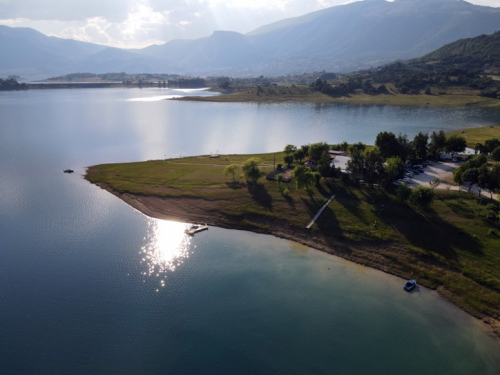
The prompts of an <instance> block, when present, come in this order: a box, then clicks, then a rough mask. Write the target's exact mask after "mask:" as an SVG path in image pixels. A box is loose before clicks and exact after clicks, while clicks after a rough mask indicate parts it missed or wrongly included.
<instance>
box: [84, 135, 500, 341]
mask: <svg viewBox="0 0 500 375" xmlns="http://www.w3.org/2000/svg"><path fill="white" fill-rule="evenodd" d="M495 129H496V131H497V133H498V129H499V128H498V127H496V128H495ZM478 131H479V130H478ZM470 132H471V133H472V130H471V131H470ZM464 134H466V135H468V134H469V131H466V132H465V133H464ZM488 136H489V135H488ZM497 136H500V134H497ZM483 141H484V140H483ZM254 156H257V157H259V158H260V159H261V160H262V164H261V166H260V169H261V171H262V172H264V173H266V172H269V171H272V170H273V168H274V166H273V164H274V158H276V163H283V157H284V154H283V153H279V152H278V153H276V154H261V155H221V156H220V157H218V158H211V157H210V156H208V155H205V156H196V157H186V158H180V159H168V160H156V161H147V162H137V163H123V164H104V165H98V166H93V167H90V168H88V171H87V174H86V176H85V178H86V179H87V180H88V181H90V182H91V183H94V184H97V185H99V186H100V187H102V188H104V189H106V190H108V191H110V192H111V193H113V194H115V195H116V196H118V197H119V198H121V199H123V200H124V201H125V202H127V203H129V204H130V205H131V206H133V207H135V208H137V209H138V210H140V211H141V212H143V213H145V214H147V215H149V216H152V217H157V218H163V219H174V220H181V221H186V222H196V223H205V222H206V223H208V224H209V225H215V226H219V227H224V228H233V229H242V230H249V231H254V232H258V233H266V234H272V235H275V236H278V237H282V238H286V239H290V240H294V241H297V242H299V243H302V244H305V245H308V246H311V247H313V248H316V249H319V250H323V251H326V252H328V253H331V254H335V255H338V256H340V257H343V258H345V259H348V260H351V261H354V262H356V263H359V264H363V265H366V266H370V267H374V268H377V269H380V270H383V271H385V272H388V273H391V274H395V275H398V276H401V277H403V278H415V279H417V280H418V281H419V283H420V284H422V285H425V286H427V287H429V288H433V289H437V290H438V292H439V293H440V294H441V295H443V296H444V297H445V298H447V299H448V300H450V301H452V302H453V303H455V304H456V305H458V306H460V307H461V308H463V309H464V310H466V311H468V312H469V313H471V314H472V315H474V316H476V317H478V318H483V319H484V320H485V322H487V323H489V324H490V325H491V326H492V328H493V329H494V330H495V331H496V333H497V334H499V335H500V324H499V318H500V274H499V273H498V270H499V269H500V250H499V249H500V224H499V222H498V220H490V219H488V218H487V216H488V215H487V214H488V212H489V209H490V208H491V206H488V204H491V202H490V201H488V200H487V199H485V198H478V197H477V196H474V195H470V194H467V193H466V192H454V191H444V190H443V191H436V194H437V199H436V200H435V202H434V204H433V205H432V206H431V208H430V209H428V210H427V211H420V210H418V209H417V208H416V207H413V206H412V205H411V204H408V203H401V202H400V201H398V199H397V198H396V196H395V195H394V191H392V190H391V189H388V190H383V189H379V188H377V187H369V186H360V185H358V184H355V183H353V182H351V181H350V180H347V179H337V178H327V179H321V181H320V183H319V184H318V185H317V186H315V187H312V188H311V189H309V190H304V189H301V190H297V189H296V187H295V185H294V183H293V181H292V182H291V183H284V182H281V183H278V182H277V181H268V180H266V179H265V178H261V179H259V180H258V182H257V183H256V184H254V183H252V182H247V181H246V180H245V179H243V178H242V177H241V176H240V175H239V174H240V173H241V168H240V169H239V170H238V171H237V172H236V174H235V177H234V180H233V178H232V176H231V175H229V176H224V174H223V170H224V168H225V167H227V166H228V165H230V164H233V163H234V164H238V165H240V166H241V165H242V164H243V163H244V162H245V160H247V159H248V158H250V157H254ZM331 195H335V200H334V201H333V202H332V203H330V205H329V206H328V207H327V209H326V210H325V211H324V212H323V214H322V215H321V216H320V218H319V219H318V220H317V221H316V223H315V224H314V225H313V227H312V228H311V229H310V230H307V229H306V228H305V227H306V225H307V224H308V223H309V222H310V220H311V218H312V217H313V216H314V215H315V214H316V213H317V211H318V210H319V208H321V207H322V205H323V204H324V203H325V202H326V201H327V199H328V198H329V197H330V196H331Z"/></svg>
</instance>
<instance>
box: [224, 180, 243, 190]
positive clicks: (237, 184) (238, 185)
mask: <svg viewBox="0 0 500 375" xmlns="http://www.w3.org/2000/svg"><path fill="white" fill-rule="evenodd" d="M226 186H227V187H229V188H230V189H232V190H240V189H243V188H244V187H245V184H244V183H243V182H241V181H230V182H226Z"/></svg>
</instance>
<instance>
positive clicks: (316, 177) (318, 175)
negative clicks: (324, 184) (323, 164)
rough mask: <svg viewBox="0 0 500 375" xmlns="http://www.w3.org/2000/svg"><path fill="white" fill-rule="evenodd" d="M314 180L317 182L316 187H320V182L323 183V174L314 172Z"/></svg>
mask: <svg viewBox="0 0 500 375" xmlns="http://www.w3.org/2000/svg"><path fill="white" fill-rule="evenodd" d="M313 176H314V179H315V180H316V186H319V182H320V181H321V177H322V176H321V173H319V172H314V173H313Z"/></svg>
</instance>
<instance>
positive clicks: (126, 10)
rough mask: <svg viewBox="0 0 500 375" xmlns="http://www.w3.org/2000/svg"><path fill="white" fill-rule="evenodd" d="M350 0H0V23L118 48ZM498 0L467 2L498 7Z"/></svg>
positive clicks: (249, 24) (252, 25)
mask: <svg viewBox="0 0 500 375" xmlns="http://www.w3.org/2000/svg"><path fill="white" fill-rule="evenodd" d="M352 1H353V0H251V1H241V0H84V1H80V0H79V1H75V0H0V15H1V17H2V18H3V19H2V20H0V24H4V25H9V26H24V27H32V28H35V29H37V30H39V31H41V32H42V33H45V34H47V35H53V36H58V37H63V38H72V39H77V40H82V41H87V42H92V43H99V44H104V45H109V46H115V47H121V48H137V47H144V46H147V45H150V44H160V43H165V42H167V41H169V40H172V39H179V38H184V39H194V38H200V37H203V36H208V35H211V34H212V33H213V32H214V31H215V30H232V31H238V32H241V33H246V32H249V31H252V30H254V29H256V28H258V27H260V26H263V25H265V24H268V23H272V22H275V21H278V20H281V19H284V18H289V17H296V16H300V15H302V14H306V13H309V12H313V11H316V10H319V9H323V8H326V7H330V6H334V5H340V4H345V3H349V2H352ZM499 1H500V0H471V2H474V3H476V4H480V5H489V6H497V7H498V6H500V4H499Z"/></svg>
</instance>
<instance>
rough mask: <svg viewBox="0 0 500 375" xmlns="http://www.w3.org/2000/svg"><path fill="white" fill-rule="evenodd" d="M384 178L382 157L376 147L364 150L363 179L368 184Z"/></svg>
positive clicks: (378, 181)
mask: <svg viewBox="0 0 500 375" xmlns="http://www.w3.org/2000/svg"><path fill="white" fill-rule="evenodd" d="M384 178H385V166H384V157H383V156H382V153H381V152H380V150H379V148H378V147H374V148H372V149H371V150H367V151H365V170H364V179H365V180H366V182H368V183H369V184H373V183H380V182H381V181H382V180H383V179H384Z"/></svg>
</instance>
